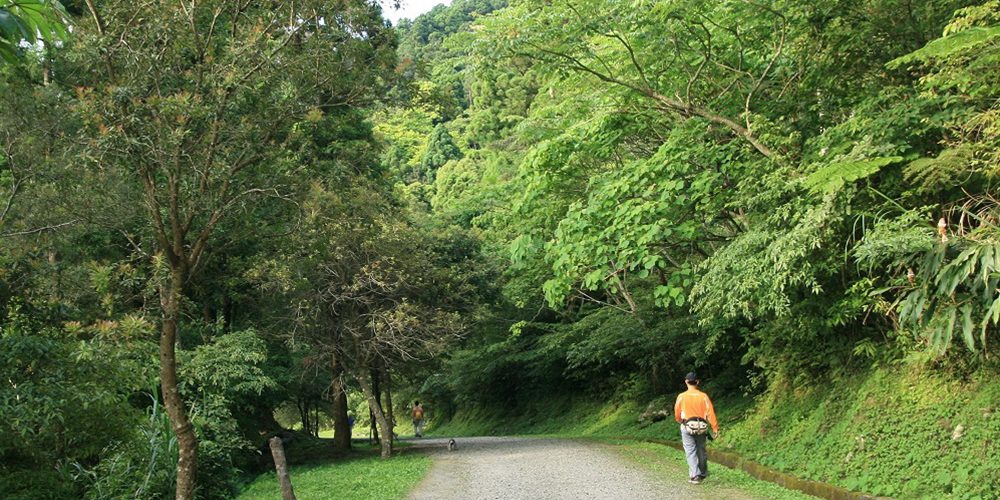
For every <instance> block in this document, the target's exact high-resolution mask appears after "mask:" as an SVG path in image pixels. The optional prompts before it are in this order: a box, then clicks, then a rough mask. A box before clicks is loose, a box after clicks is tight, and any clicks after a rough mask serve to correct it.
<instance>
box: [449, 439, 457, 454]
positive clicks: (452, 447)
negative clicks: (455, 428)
mask: <svg viewBox="0 0 1000 500" xmlns="http://www.w3.org/2000/svg"><path fill="white" fill-rule="evenodd" d="M457 448H458V445H456V444H455V440H454V439H449V440H448V451H455V450H456V449H457Z"/></svg>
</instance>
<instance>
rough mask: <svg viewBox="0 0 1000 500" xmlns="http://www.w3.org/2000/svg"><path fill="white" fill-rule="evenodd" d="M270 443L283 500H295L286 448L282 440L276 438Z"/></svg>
mask: <svg viewBox="0 0 1000 500" xmlns="http://www.w3.org/2000/svg"><path fill="white" fill-rule="evenodd" d="M268 443H269V444H270V445H271V457H273V458H274V471H275V472H276V473H277V474H278V484H280V485H281V498H282V500H295V492H294V491H293V490H292V478H291V477H289V476H288V463H287V462H286V461H285V447H284V446H283V445H282V443H281V438H280V437H278V436H274V437H273V438H271V440H270V441H268Z"/></svg>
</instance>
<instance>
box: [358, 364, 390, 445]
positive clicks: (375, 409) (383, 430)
mask: <svg viewBox="0 0 1000 500" xmlns="http://www.w3.org/2000/svg"><path fill="white" fill-rule="evenodd" d="M374 381H376V382H377V381H378V378H377V375H376V378H375V379H374ZM358 384H360V385H361V391H362V392H364V393H365V398H367V399H368V406H369V407H370V408H371V409H372V413H374V414H375V421H376V422H377V423H378V427H379V431H380V434H381V436H380V439H379V442H380V443H381V444H382V458H389V457H391V456H392V429H390V428H389V422H388V421H387V420H386V418H385V413H384V412H383V411H382V405H381V404H380V403H379V398H378V396H377V395H376V394H375V391H374V390H373V389H372V384H371V383H369V382H368V380H367V379H365V377H358Z"/></svg>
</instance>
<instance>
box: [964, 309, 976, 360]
mask: <svg viewBox="0 0 1000 500" xmlns="http://www.w3.org/2000/svg"><path fill="white" fill-rule="evenodd" d="M974 328H975V324H974V323H973V321H972V306H971V305H969V304H966V305H964V306H962V340H963V341H965V347H968V348H969V350H970V351H973V352H975V350H976V341H975V339H974V338H973V336H972V330H973V329H974Z"/></svg>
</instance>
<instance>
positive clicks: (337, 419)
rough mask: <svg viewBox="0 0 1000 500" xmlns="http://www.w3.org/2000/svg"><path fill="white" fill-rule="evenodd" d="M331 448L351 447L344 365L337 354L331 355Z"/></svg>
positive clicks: (345, 448) (347, 448)
mask: <svg viewBox="0 0 1000 500" xmlns="http://www.w3.org/2000/svg"><path fill="white" fill-rule="evenodd" d="M331 369H332V370H333V384H332V388H331V391H332V396H333V448H334V449H336V450H342V451H347V450H350V449H351V424H350V423H349V422H348V420H347V419H348V417H347V388H346V387H344V375H345V374H344V367H343V365H341V364H340V360H339V359H337V356H336V355H334V356H333V362H332V364H331Z"/></svg>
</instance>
